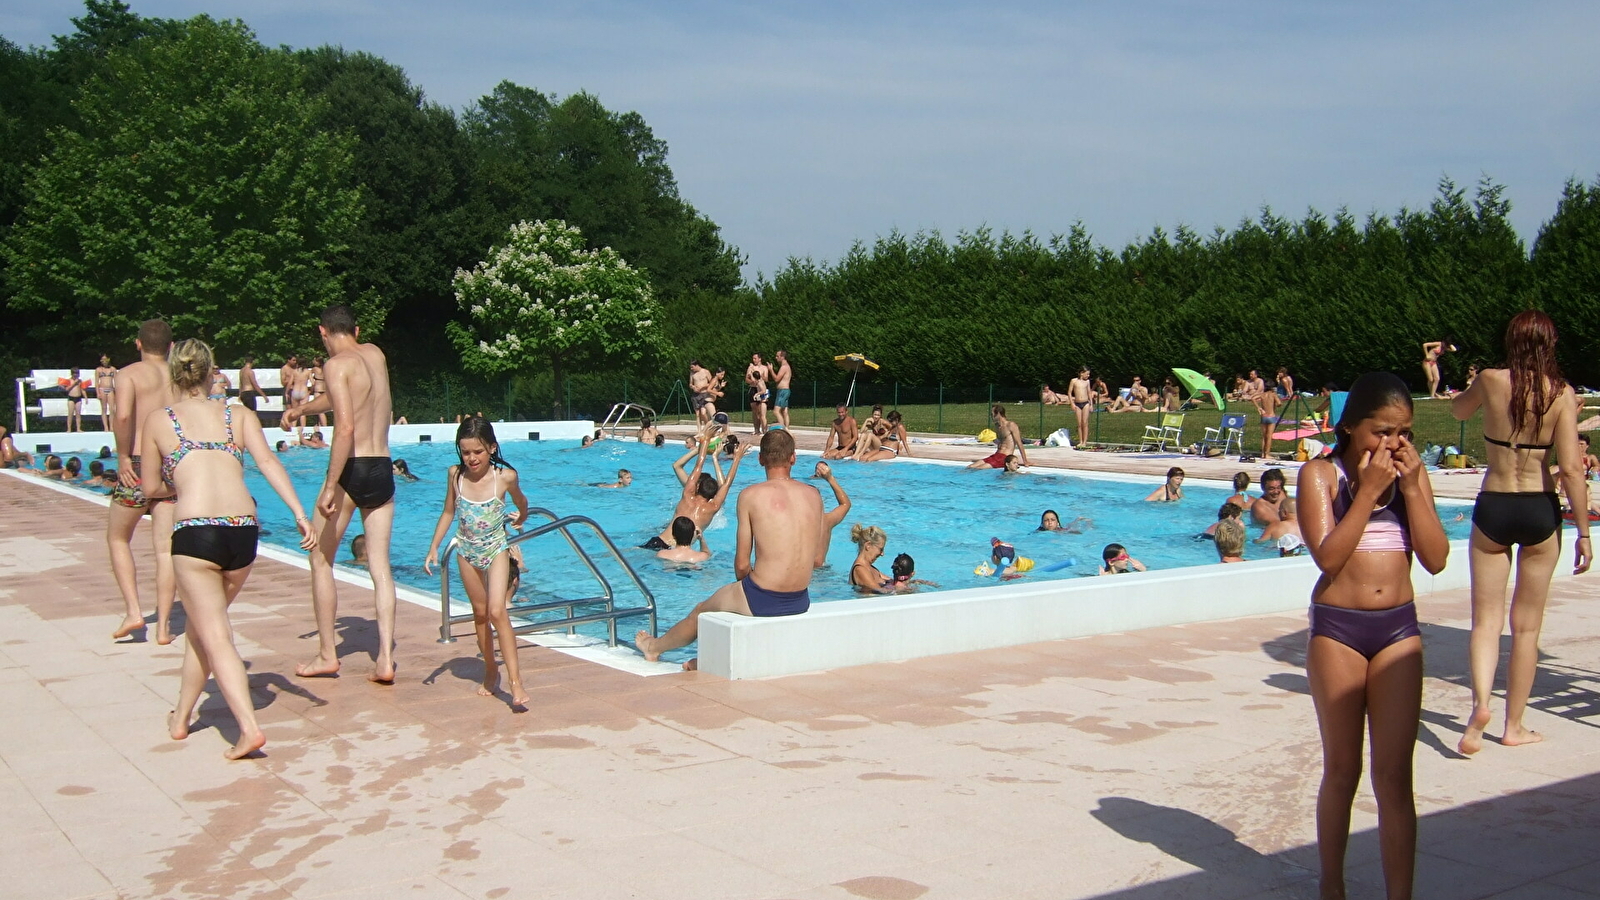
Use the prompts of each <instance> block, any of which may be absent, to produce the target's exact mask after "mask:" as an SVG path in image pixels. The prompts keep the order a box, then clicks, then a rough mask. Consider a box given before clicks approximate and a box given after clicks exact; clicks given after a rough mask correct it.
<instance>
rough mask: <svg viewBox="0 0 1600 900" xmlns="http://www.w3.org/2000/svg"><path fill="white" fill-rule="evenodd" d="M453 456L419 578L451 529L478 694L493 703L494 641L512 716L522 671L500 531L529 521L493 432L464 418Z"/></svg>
mask: <svg viewBox="0 0 1600 900" xmlns="http://www.w3.org/2000/svg"><path fill="white" fill-rule="evenodd" d="M456 455H457V456H459V457H460V459H461V463H460V465H455V466H451V467H450V471H449V472H448V473H447V474H446V475H445V494H444V512H443V513H441V514H440V516H439V524H438V526H437V527H435V528H434V530H433V543H432V544H431V545H429V547H428V557H427V559H426V560H424V561H423V563H422V570H423V571H424V572H427V573H428V574H430V575H431V574H433V567H434V566H436V565H438V563H439V545H440V544H441V543H443V541H444V536H445V533H446V532H448V531H449V530H450V522H451V520H452V519H453V520H455V521H456V544H457V547H456V555H457V557H458V558H459V559H460V561H461V562H460V566H459V568H460V570H461V584H462V586H463V587H465V588H466V589H467V598H468V599H469V600H471V601H472V624H473V627H474V628H475V629H476V630H477V633H478V652H479V653H482V654H483V686H482V687H480V688H479V689H478V693H479V694H480V695H481V696H484V697H492V696H494V694H495V691H496V690H498V689H499V687H500V668H499V666H497V665H496V664H495V661H494V635H491V634H490V627H491V626H492V627H493V629H494V632H495V634H497V635H498V636H499V638H500V657H501V659H502V660H503V661H504V663H505V666H506V675H507V676H508V678H509V680H510V687H511V709H512V710H513V711H515V712H526V711H527V704H528V692H527V691H526V690H525V689H523V687H522V668H521V666H520V665H519V664H518V660H517V635H516V633H515V632H513V631H512V630H511V616H510V614H509V612H507V606H508V605H509V603H510V593H511V591H510V585H511V554H510V543H509V542H508V541H507V540H506V526H507V524H508V522H509V524H511V525H515V526H521V525H522V523H523V521H524V520H526V519H527V518H528V498H527V497H525V496H523V494H522V487H521V485H520V484H519V483H518V481H517V470H516V469H513V468H511V465H510V464H509V463H507V462H506V461H505V459H504V458H503V457H501V456H500V443H499V442H498V441H496V440H495V437H494V426H493V425H490V424H489V420H488V419H485V418H482V417H481V416H468V417H467V418H465V419H463V420H462V421H461V426H460V427H459V428H457V429H456ZM507 496H509V497H510V498H511V502H512V503H514V504H516V507H517V512H516V514H515V515H514V516H508V515H507V513H506V502H505V499H504V498H505V497H507Z"/></svg>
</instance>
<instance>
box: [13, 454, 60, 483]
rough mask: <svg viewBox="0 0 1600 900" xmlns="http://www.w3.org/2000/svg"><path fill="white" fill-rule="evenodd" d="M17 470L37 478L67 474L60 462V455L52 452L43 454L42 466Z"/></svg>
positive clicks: (57, 476)
mask: <svg viewBox="0 0 1600 900" xmlns="http://www.w3.org/2000/svg"><path fill="white" fill-rule="evenodd" d="M19 471H21V472H23V473H24V474H27V475H34V476H37V477H39V478H65V477H66V475H67V470H66V468H65V467H64V466H63V465H62V464H61V457H59V456H57V455H55V454H54V453H49V454H46V455H45V458H44V468H42V469H31V468H23V469H20V470H19Z"/></svg>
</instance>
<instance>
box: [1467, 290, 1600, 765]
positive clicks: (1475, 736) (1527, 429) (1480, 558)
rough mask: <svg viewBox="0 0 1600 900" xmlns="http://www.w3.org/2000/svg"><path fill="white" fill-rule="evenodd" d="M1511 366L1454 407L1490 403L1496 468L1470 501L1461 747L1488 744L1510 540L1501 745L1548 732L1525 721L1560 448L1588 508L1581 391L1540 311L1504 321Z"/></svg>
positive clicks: (1549, 562) (1550, 550)
mask: <svg viewBox="0 0 1600 900" xmlns="http://www.w3.org/2000/svg"><path fill="white" fill-rule="evenodd" d="M1505 345H1506V366H1505V368H1503V369H1485V370H1483V371H1482V372H1480V373H1478V377H1477V378H1475V379H1473V381H1472V385H1471V386H1470V387H1468V388H1467V389H1466V390H1465V391H1462V392H1461V393H1459V394H1457V395H1456V396H1455V398H1454V399H1453V400H1452V401H1451V403H1450V411H1451V413H1452V414H1454V415H1455V417H1456V418H1457V419H1461V420H1463V421H1464V420H1466V419H1467V418H1469V417H1471V416H1472V414H1473V413H1475V412H1477V411H1478V410H1479V409H1482V410H1483V439H1484V441H1485V443H1486V447H1485V451H1484V455H1485V458H1486V460H1487V461H1488V471H1487V472H1486V473H1485V474H1484V476H1483V487H1482V488H1481V489H1480V491H1479V493H1478V499H1477V503H1476V504H1475V505H1474V506H1473V509H1472V542H1471V545H1470V549H1469V558H1470V560H1471V565H1472V638H1471V641H1470V643H1469V644H1468V662H1469V666H1470V670H1471V677H1472V713H1471V715H1470V716H1469V717H1468V719H1467V729H1466V733H1465V734H1464V735H1462V738H1461V744H1460V750H1461V752H1462V753H1467V754H1472V753H1476V752H1478V750H1480V749H1481V748H1482V747H1483V730H1484V728H1485V727H1487V726H1488V724H1489V699H1490V691H1491V689H1492V688H1493V687H1494V674H1495V668H1496V666H1497V665H1498V664H1499V662H1500V631H1501V629H1502V628H1503V627H1504V624H1505V620H1506V582H1507V580H1508V579H1509V578H1510V576H1511V565H1512V554H1511V548H1512V547H1516V548H1517V553H1516V569H1517V575H1516V578H1517V581H1516V589H1515V590H1514V591H1513V592H1512V595H1511V662H1510V665H1509V666H1508V670H1507V674H1506V724H1505V732H1504V734H1502V735H1501V738H1500V743H1501V744H1503V745H1505V746H1507V747H1514V746H1517V745H1518V744H1531V743H1534V742H1536V741H1539V740H1542V738H1541V737H1540V735H1539V733H1538V732H1536V731H1530V730H1529V729H1528V728H1527V726H1525V725H1524V724H1523V722H1522V714H1523V711H1524V710H1525V709H1526V708H1527V705H1528V694H1529V692H1530V691H1531V690H1532V688H1533V676H1534V670H1535V669H1536V668H1537V666H1538V663H1539V628H1540V626H1541V625H1542V624H1543V622H1544V606H1545V601H1546V600H1547V599H1549V596H1550V578H1551V576H1552V575H1554V574H1555V568H1556V562H1557V559H1558V558H1559V556H1560V555H1561V501H1560V499H1559V498H1558V497H1557V496H1556V486H1555V479H1554V477H1552V475H1551V474H1550V467H1549V465H1548V464H1547V462H1546V457H1548V456H1549V454H1550V451H1551V450H1552V449H1553V450H1555V452H1556V456H1557V461H1558V462H1559V464H1560V467H1561V468H1560V471H1561V487H1562V489H1563V490H1564V491H1565V492H1566V495H1567V503H1568V505H1569V506H1571V507H1572V508H1573V509H1576V510H1584V509H1587V508H1588V492H1587V488H1586V486H1585V484H1584V480H1583V453H1582V451H1580V450H1579V448H1578V427H1577V426H1578V406H1579V404H1578V399H1577V395H1576V394H1575V393H1574V392H1573V390H1572V387H1571V386H1570V385H1568V384H1567V381H1566V379H1565V378H1563V377H1562V375H1561V369H1560V368H1559V367H1558V366H1557V365H1556V355H1555V350H1556V327H1555V324H1554V323H1553V322H1551V321H1550V317H1549V316H1547V315H1545V314H1544V313H1542V312H1539V311H1537V310H1529V311H1527V312H1524V313H1521V314H1520V315H1518V316H1516V317H1515V318H1513V319H1512V320H1511V323H1510V324H1509V325H1507V326H1506V339H1505ZM1575 524H1576V526H1577V529H1578V540H1577V553H1576V557H1575V560H1574V563H1575V565H1574V567H1573V574H1574V575H1576V574H1579V573H1582V572H1586V571H1588V569H1589V563H1590V562H1591V560H1592V558H1593V552H1594V551H1593V550H1592V549H1591V546H1590V543H1589V519H1588V517H1587V516H1583V515H1580V516H1577V517H1576V522H1575Z"/></svg>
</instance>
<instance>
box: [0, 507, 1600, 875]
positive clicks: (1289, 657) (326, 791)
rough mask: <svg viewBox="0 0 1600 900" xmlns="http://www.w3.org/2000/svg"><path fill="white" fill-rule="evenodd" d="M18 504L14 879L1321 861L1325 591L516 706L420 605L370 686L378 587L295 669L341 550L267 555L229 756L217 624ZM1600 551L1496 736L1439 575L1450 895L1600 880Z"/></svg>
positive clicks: (0, 580)
mask: <svg viewBox="0 0 1600 900" xmlns="http://www.w3.org/2000/svg"><path fill="white" fill-rule="evenodd" d="M1474 481H1475V480H1474ZM0 504H3V507H0V508H4V509H5V510H6V513H5V515H4V516H0V710H3V711H4V714H5V716H6V721H5V723H4V725H3V726H0V763H3V766H0V896H3V897H6V898H10V900H34V898H38V900H57V898H77V897H91V898H112V897H228V898H240V900H245V898H257V900H267V898H286V897H296V898H312V897H341V898H351V900H354V898H368V897H370V898H380V897H381V898H397V897H411V898H461V897H483V898H496V897H507V898H519V897H541V898H543V897H573V898H591V897H592V898H612V897H639V898H660V900H678V898H695V900H702V898H721V897H727V898H825V897H826V898H869V900H911V898H918V897H927V898H968V897H970V898H1073V897H1115V898H1126V900H1156V898H1166V897H1174V898H1176V897H1183V898H1256V897H1297V898H1298V897H1313V896H1315V874H1314V872H1315V848H1314V846H1313V841H1314V834H1313V826H1312V805H1313V801H1314V796H1315V791H1316V783H1317V779H1318V773H1319V760H1318V753H1319V745H1318V740H1317V734H1316V725H1315V719H1314V716H1313V713H1312V710H1311V703H1310V700H1309V698H1308V696H1307V694H1306V681H1305V676H1304V672H1303V669H1302V665H1301V663H1302V658H1303V647H1304V643H1305V631H1304V628H1305V622H1304V619H1303V618H1302V617H1299V616H1271V617H1258V618H1252V619H1244V620H1235V621H1228V622H1217V623H1210V624H1203V625H1189V626H1182V627H1172V628H1162V629H1152V630H1148V631H1142V632H1137V633H1130V634H1122V635H1111V636H1102V637H1095V638H1086V639H1081V640H1074V641H1058V642H1051V643H1041V644H1033V645H1029V646H1025V647H1018V648H1011V649H1006V650H992V651H984V652H979V653H971V654H963V655H957V656H946V657H940V658H934V659H927V660H920V661H916V662H909V663H901V664H889V665H874V666H864V667H859V668H854V669H846V670H839V671H833V672H828V673H819V674H812V675H800V676H791V677H786V678H780V679H773V680H767V681H755V682H737V683H730V682H725V681H721V680H719V679H716V678H713V677H711V676H707V675H703V674H700V673H683V674H675V675H667V676H659V677H652V678H643V677H639V676H636V675H630V674H626V673H623V672H618V671H616V670H614V669H610V668H605V667H601V666H598V665H594V664H591V663H587V662H580V661H577V660H575V659H573V658H571V657H568V656H566V655H563V654H561V653H558V652H555V651H552V650H547V649H543V648H538V647H529V648H526V649H524V650H523V651H522V660H523V665H524V669H525V671H526V672H527V682H528V687H529V689H530V691H531V693H532V694H533V698H534V699H533V703H532V704H531V708H530V711H529V712H528V713H526V714H522V715H514V714H512V713H511V712H509V711H508V710H507V708H506V707H505V705H504V704H503V703H501V702H498V701H493V700H485V699H482V698H479V697H477V696H475V695H474V693H473V690H474V686H475V685H474V682H473V679H474V678H475V677H476V674H477V672H478V666H479V664H478V662H477V660H476V659H475V658H474V656H473V653H474V647H473V645H472V644H471V643H470V642H465V641H463V642H458V643H455V644H451V645H441V644H438V643H435V642H434V640H433V638H434V636H435V635H436V631H435V628H436V619H435V617H434V616H433V615H430V614H429V612H428V611H426V610H423V609H421V608H419V607H416V606H412V605H409V604H401V609H400V614H399V619H400V621H399V629H398V631H399V635H400V639H401V645H400V649H399V660H400V663H401V669H400V679H399V683H398V684H396V685H394V686H393V687H387V688H385V687H377V686H374V685H372V684H369V683H368V682H367V681H366V680H365V678H364V677H362V676H363V675H364V674H365V671H366V668H367V666H368V663H367V661H366V656H367V654H368V653H369V652H370V651H371V650H372V649H373V647H374V643H375V633H374V631H373V629H372V628H371V627H370V618H369V617H370V615H371V602H370V595H369V594H368V592H366V591H363V590H360V589H357V588H354V587H352V586H349V585H341V587H340V590H341V596H342V598H343V601H344V603H343V606H342V607H341V616H342V623H343V631H342V634H343V644H342V652H343V653H345V654H348V655H347V656H346V657H345V662H346V668H345V673H346V674H345V676H344V677H342V678H339V679H325V680H300V679H296V678H294V677H293V675H292V674H290V673H291V671H292V668H293V665H294V663H295V662H297V661H300V660H303V659H304V658H306V657H308V656H309V655H311V653H312V652H313V649H314V642H313V640H312V638H311V636H310V635H309V634H308V632H310V631H311V628H312V625H311V614H310V605H309V601H308V599H307V597H308V578H307V576H306V573H305V572H303V571H302V570H299V569H296V568H293V567H291V566H288V565H285V564H281V563H276V562H272V561H270V560H263V561H262V562H261V563H259V564H258V565H257V567H256V570H255V572H254V573H253V575H252V577H251V581H250V584H249V586H248V587H247V588H246V589H245V592H244V593H243V595H242V596H241V597H240V599H239V601H238V602H237V603H236V604H235V606H234V615H233V621H234V626H235V629H236V631H237V635H238V642H239V646H240V650H241V652H242V653H243V654H244V656H245V658H246V659H247V660H248V661H249V663H250V666H251V672H252V675H251V683H252V687H253V689H254V694H255V698H256V703H257V706H258V707H259V715H260V716H261V720H262V724H263V727H264V728H265V729H266V731H267V735H268V738H269V740H270V743H269V744H268V745H267V748H266V750H267V753H266V755H265V756H264V757H263V758H260V759H254V760H249V761H244V762H238V763H229V762H226V761H224V760H223V758H222V751H223V750H224V749H225V748H226V746H227V744H228V742H229V741H230V737H229V736H228V735H227V734H226V733H225V729H226V727H227V725H226V724H224V723H229V722H230V719H229V716H228V715H227V713H226V708H225V707H224V706H223V704H222V703H221V700H220V698H219V697H217V696H215V695H208V697H207V699H206V701H205V703H204V706H203V708H202V714H201V726H200V727H199V729H198V730H197V731H196V732H195V733H194V734H193V735H192V736H191V737H190V738H189V739H188V740H187V741H186V742H173V741H170V740H168V739H167V737H166V734H165V729H164V724H163V717H164V715H165V713H166V711H167V710H168V709H170V708H171V704H172V699H173V697H174V696H175V695H176V691H177V672H178V664H179V660H180V649H179V648H180V647H181V646H182V645H181V643H180V644H175V645H173V646H170V647H160V646H156V645H154V644H152V643H114V642H112V641H111V640H110V638H109V634H110V631H111V629H112V628H113V627H114V626H115V624H116V622H117V620H118V616H119V614H120V601H119V600H118V599H117V594H116V589H115V587H114V585H113V583H112V580H111V578H110V575H109V573H108V572H107V571H106V566H105V550H104V543H103V539H102V533H103V529H104V515H105V514H104V511H103V510H102V509H101V508H100V507H98V506H95V505H92V504H90V503H86V502H81V501H78V500H74V499H72V498H70V497H66V496H63V495H61V494H59V493H56V492H53V491H49V490H47V489H45V488H43V487H40V486H36V485H31V484H27V483H26V482H24V481H22V480H19V479H14V478H0ZM147 527H148V526H147V525H142V526H141V528H140V533H139V537H138V541H137V543H136V547H137V548H138V550H139V552H138V554H137V556H138V558H139V560H140V565H141V567H142V568H141V572H142V573H143V574H146V575H148V573H149V571H150V568H149V567H150V565H151V562H150V557H149V553H148V550H147V549H145V548H146V547H147V541H148V537H147V532H146V531H145V529H146V528H147ZM1594 579H1595V576H1587V577H1585V578H1582V579H1560V580H1558V581H1557V582H1556V587H1555V591H1554V597H1553V599H1552V603H1551V608H1550V611H1549V615H1548V618H1547V620H1546V625H1545V640H1544V651H1545V654H1546V658H1545V660H1544V662H1543V665H1542V667H1541V670H1540V677H1539V680H1538V682H1537V684H1536V685H1535V690H1534V704H1533V705H1534V707H1535V709H1534V710H1533V711H1531V712H1530V724H1531V725H1533V727H1535V728H1537V729H1538V730H1540V731H1542V732H1543V733H1544V734H1545V735H1546V741H1545V743H1543V744H1539V745H1534V746H1529V747H1521V748H1516V749H1509V748H1504V747H1501V746H1499V745H1498V744H1495V743H1489V744H1488V745H1487V746H1486V747H1485V749H1484V750H1483V752H1482V753H1480V754H1478V756H1477V757H1476V758H1473V759H1471V760H1467V759H1463V758H1461V757H1459V756H1458V755H1457V754H1456V753H1455V752H1454V750H1453V748H1454V746H1455V743H1456V740H1457V738H1458V736H1459V733H1460V725H1459V716H1460V714H1461V713H1462V712H1463V711H1464V709H1465V706H1466V689H1465V687H1464V684H1465V678H1466V675H1465V665H1466V636H1467V624H1468V606H1467V600H1466V596H1465V594H1464V592H1453V593H1449V594H1443V595H1436V596H1433V597H1430V598H1428V599H1427V600H1426V601H1425V602H1424V604H1423V614H1424V618H1425V620H1426V622H1427V624H1426V625H1425V626H1424V635H1425V640H1426V642H1427V643H1426V646H1427V654H1428V679H1427V682H1426V685H1425V689H1424V690H1425V698H1424V703H1425V710H1424V713H1423V722H1422V730H1421V735H1420V736H1421V740H1420V741H1419V743H1418V745H1417V752H1416V760H1417V805H1418V808H1419V812H1420V813H1421V814H1422V820H1421V826H1420V838H1421V854H1420V855H1421V859H1420V866H1419V873H1418V890H1417V896H1419V897H1445V898H1475V897H1504V898H1511V897H1517V898H1580V897H1596V896H1600V731H1597V729H1600V604H1596V603H1595V600H1596V598H1597V591H1596V589H1595V584H1596V581H1595V580H1594ZM1195 602H1197V603H1203V602H1205V601H1204V598H1195ZM147 603H148V594H147ZM1497 716H1498V710H1497ZM219 725H223V727H221V728H219V727H218V726H219ZM1492 729H1498V719H1497V721H1496V724H1495V725H1494V726H1492ZM1374 826H1375V815H1374V806H1373V803H1372V800H1371V793H1370V791H1369V790H1368V789H1367V788H1366V787H1365V786H1363V789H1362V792H1361V793H1360V795H1358V798H1357V801H1356V814H1355V827H1356V829H1357V831H1358V833H1357V835H1356V837H1355V838H1354V840H1353V841H1352V848H1351V859H1350V873H1351V878H1352V896H1353V897H1377V896H1379V895H1380V894H1381V882H1380V881H1379V873H1378V866H1377V861H1376V840H1375V832H1374V830H1373V829H1374Z"/></svg>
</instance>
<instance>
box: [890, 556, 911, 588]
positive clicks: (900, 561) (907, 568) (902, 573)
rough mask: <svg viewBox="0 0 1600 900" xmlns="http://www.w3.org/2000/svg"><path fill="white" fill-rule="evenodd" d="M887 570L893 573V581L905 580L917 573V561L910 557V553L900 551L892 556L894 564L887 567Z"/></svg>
mask: <svg viewBox="0 0 1600 900" xmlns="http://www.w3.org/2000/svg"><path fill="white" fill-rule="evenodd" d="M889 571H890V572H892V573H894V580H895V581H907V580H909V579H910V578H911V576H913V575H915V574H917V561H916V560H914V559H912V558H911V554H909V553H902V554H900V555H899V556H896V557H895V558H894V564H893V565H891V566H890V567H889Z"/></svg>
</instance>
